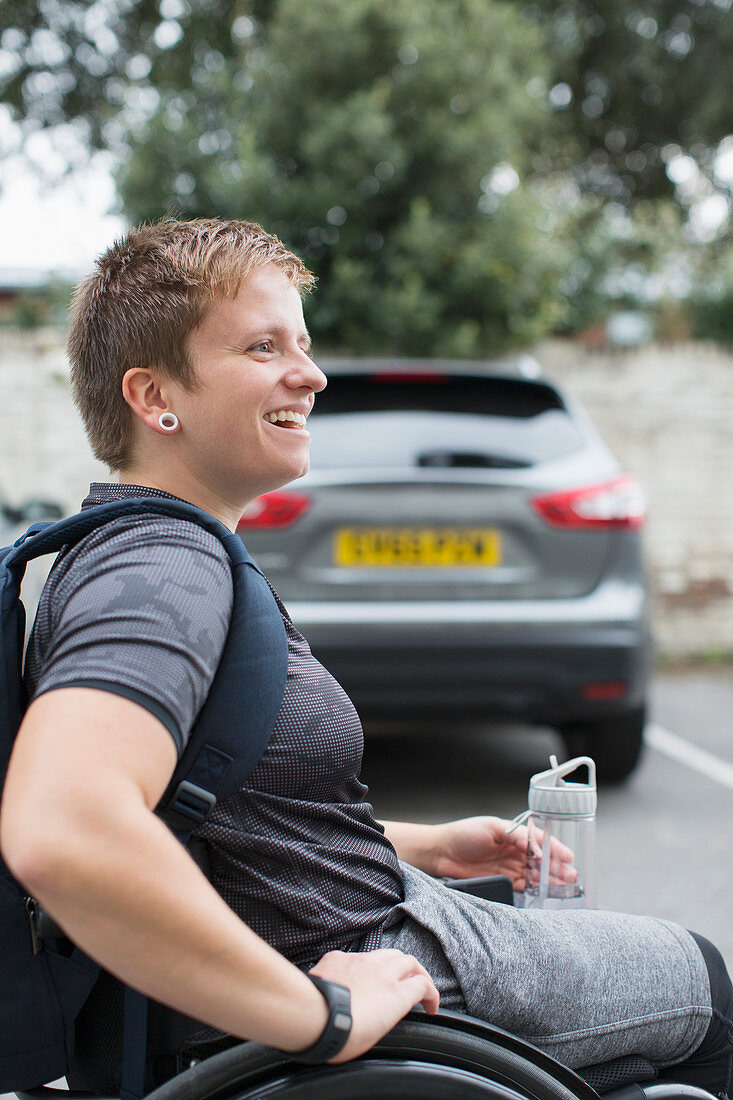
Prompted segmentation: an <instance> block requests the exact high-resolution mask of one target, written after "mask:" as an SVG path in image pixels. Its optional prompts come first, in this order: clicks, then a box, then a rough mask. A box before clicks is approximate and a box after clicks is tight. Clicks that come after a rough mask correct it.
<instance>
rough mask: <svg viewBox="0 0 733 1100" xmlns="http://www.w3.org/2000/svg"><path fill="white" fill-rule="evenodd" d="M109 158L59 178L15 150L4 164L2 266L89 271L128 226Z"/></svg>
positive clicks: (0, 181)
mask: <svg viewBox="0 0 733 1100" xmlns="http://www.w3.org/2000/svg"><path fill="white" fill-rule="evenodd" d="M114 202H115V192H114V185H113V183H112V179H111V176H110V174H109V169H108V166H107V162H106V161H105V159H104V157H97V158H96V160H95V161H94V162H93V164H92V165H91V166H90V167H88V168H86V169H77V170H75V171H74V172H72V173H71V174H70V175H68V176H65V177H63V178H61V179H59V180H57V181H56V182H52V183H49V182H43V180H42V179H41V172H39V171H36V170H34V168H33V166H32V165H31V164H29V163H28V161H27V160H24V159H23V158H22V157H21V156H19V155H18V154H16V153H11V154H10V155H9V156H5V157H3V159H2V163H1V165H0V269H8V268H30V269H32V270H35V271H66V272H69V271H70V272H72V273H79V274H82V273H84V272H86V271H87V270H88V269H89V267H90V265H91V263H92V261H93V260H94V258H95V256H97V255H98V254H99V253H100V252H102V251H103V250H104V249H105V248H106V247H107V246H108V245H109V244H111V243H112V241H113V240H114V239H115V237H116V236H118V235H119V234H120V233H121V232H122V230H123V229H124V222H123V220H122V218H120V217H119V216H117V215H115V214H112V213H110V211H111V210H112V209H113V208H114Z"/></svg>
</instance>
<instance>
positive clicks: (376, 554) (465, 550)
mask: <svg viewBox="0 0 733 1100" xmlns="http://www.w3.org/2000/svg"><path fill="white" fill-rule="evenodd" d="M333 560H334V563H335V564H336V565H346V566H349V565H350V566H368V567H388V568H392V569H394V568H396V567H399V566H410V567H413V568H414V567H428V566H429V567H432V568H436V567H437V568H440V567H446V568H452V569H455V568H460V567H466V566H473V567H474V568H475V567H476V566H484V567H487V566H488V567H492V566H496V565H500V564H501V533H500V532H499V531H496V530H494V529H493V528H491V527H342V528H340V529H339V530H338V531H336V532H334V539H333Z"/></svg>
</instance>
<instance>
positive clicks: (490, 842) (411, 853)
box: [382, 817, 577, 891]
mask: <svg viewBox="0 0 733 1100" xmlns="http://www.w3.org/2000/svg"><path fill="white" fill-rule="evenodd" d="M382 824H383V826H384V831H385V833H386V835H387V839H388V840H389V841H390V842H391V844H392V845H393V847H394V849H395V851H396V852H397V855H398V856H399V858H400V859H401V860H404V862H405V863H411V864H412V865H413V866H414V867H418V868H419V869H420V870H421V871H426V872H427V873H428V874H429V875H435V876H437V877H439V878H440V877H449V878H474V877H480V876H482V875H508V876H509V878H510V879H511V880H512V883H513V884H514V888H515V890H520V891H521V890H524V888H525V869H526V863H527V829H526V827H525V826H520V827H519V828H517V829H515V830H513V831H512V832H511V833H507V831H506V827H507V825H508V824H509V822H508V821H504V820H503V819H502V818H499V817H466V818H463V819H461V820H460V821H447V822H445V823H444V824H441V825H419V824H414V823H409V822H404V821H383V822H382ZM550 853H551V859H550V868H551V872H552V874H553V875H556V876H558V878H559V879H560V880H561V881H564V882H574V881H575V880H576V878H577V871H576V870H575V868H574V867H573V865H572V862H573V853H572V852H571V851H570V849H569V848H566V847H565V845H564V844H560V843H559V842H558V841H557V840H554V839H553V841H552V846H551V849H550Z"/></svg>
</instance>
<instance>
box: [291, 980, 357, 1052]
mask: <svg viewBox="0 0 733 1100" xmlns="http://www.w3.org/2000/svg"><path fill="white" fill-rule="evenodd" d="M306 977H308V978H310V980H311V981H312V982H313V985H314V986H315V987H316V989H318V990H320V992H321V993H322V994H323V996H324V997H325V998H326V1004H327V1005H328V1019H327V1020H326V1026H325V1027H324V1029H323V1031H322V1032H321V1034H320V1035H319V1036H318V1038H317V1039H316V1041H315V1043H313V1045H312V1046H309V1047H306V1049H305V1050H299V1051H296V1052H295V1053H294V1054H292V1055H291V1057H292V1058H293V1060H294V1061H296V1062H327V1061H328V1059H329V1058H333V1056H334V1055H335V1054H338V1052H339V1051H340V1050H342V1049H343V1047H344V1046H345V1045H346V1041H347V1039H348V1038H349V1035H351V993H350V991H349V990H348V989H347V988H346V986H345V985H339V984H338V982H330V981H328V979H327V978H317V977H316V976H315V975H314V974H307V975H306Z"/></svg>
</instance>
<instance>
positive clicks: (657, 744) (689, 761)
mask: <svg viewBox="0 0 733 1100" xmlns="http://www.w3.org/2000/svg"><path fill="white" fill-rule="evenodd" d="M644 740H645V741H646V743H647V745H650V746H651V748H653V749H656V750H657V752H661V753H664V755H665V756H668V757H669V758H670V759H671V760H676V761H677V763H678V764H684V766H685V767H686V768H690V769H691V770H692V771H695V772H699V773H700V775H704V776H706V777H707V778H708V779H712V780H713V782H714V783H720V785H721V786H722V787H727V788H728V789H729V790H731V791H733V764H729V763H728V761H727V760H722V759H721V758H720V757H719V756H715V755H714V754H713V753H712V752H708V751H707V750H706V749H700V748H698V746H697V745H693V744H692V742H691V741H686V740H685V738H684V737H680V736H679V735H678V734H676V733H672V732H671V731H670V730H667V729H665V728H664V726H658V725H657V724H656V723H655V722H652V723H651V724H650V725H648V726H647V727H646V729H645V730H644Z"/></svg>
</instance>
